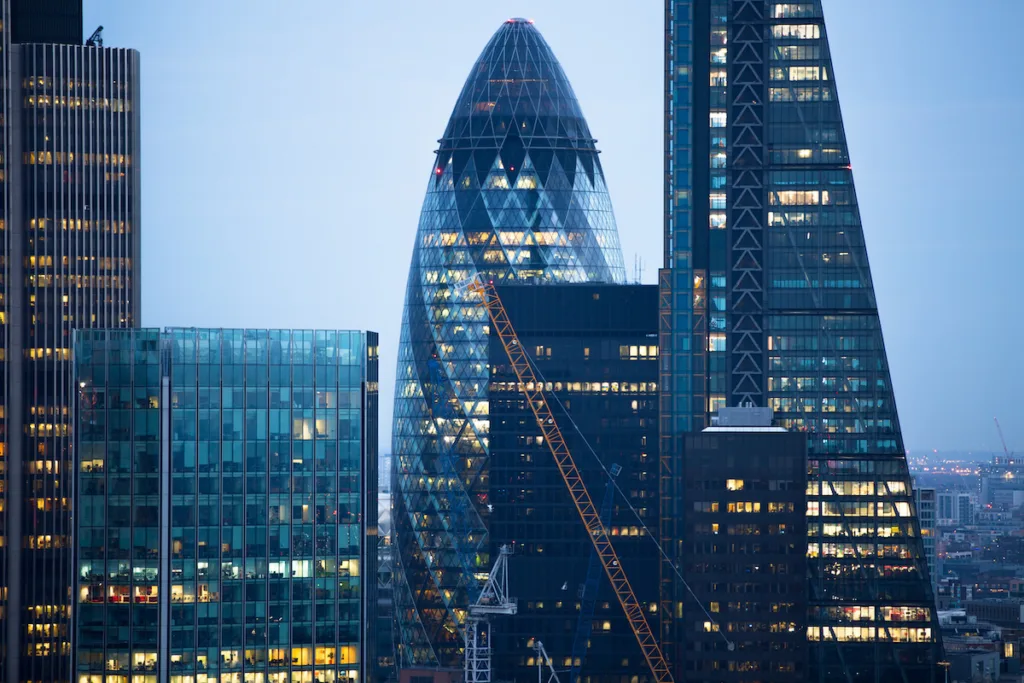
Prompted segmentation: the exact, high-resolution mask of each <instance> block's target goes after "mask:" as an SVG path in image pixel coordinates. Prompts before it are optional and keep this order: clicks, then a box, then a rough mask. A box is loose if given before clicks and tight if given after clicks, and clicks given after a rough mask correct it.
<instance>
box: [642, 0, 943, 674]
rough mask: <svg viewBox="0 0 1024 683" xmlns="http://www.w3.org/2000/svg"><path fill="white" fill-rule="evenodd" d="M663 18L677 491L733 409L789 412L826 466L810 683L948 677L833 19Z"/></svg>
mask: <svg viewBox="0 0 1024 683" xmlns="http://www.w3.org/2000/svg"><path fill="white" fill-rule="evenodd" d="M665 16H666V27H665V29H666V30H665V40H666V43H665V62H664V68H665V87H666V91H665V106H664V112H665V120H664V136H665V168H664V180H665V187H664V189H665V194H664V205H665V207H666V212H665V225H664V265H663V268H662V270H661V271H660V273H659V284H660V288H661V295H660V300H661V302H662V307H661V316H660V319H661V321H662V328H661V330H660V334H661V340H660V352H661V367H662V368H663V370H662V376H661V380H660V382H659V386H660V387H661V388H662V391H661V397H660V406H661V410H662V414H661V444H660V449H659V450H660V453H661V457H662V472H665V473H669V474H666V476H667V477H669V476H671V473H676V472H680V471H682V469H683V468H684V466H685V465H686V463H685V462H683V461H682V460H681V454H682V453H683V448H682V445H683V442H684V441H685V439H686V438H688V437H687V435H688V434H692V433H693V432H695V431H700V430H701V429H703V428H704V427H705V426H707V425H708V424H709V422H710V417H711V416H712V415H714V414H715V413H716V412H717V411H718V410H719V409H720V408H722V407H723V406H729V407H735V406H745V405H753V406H759V407H765V408H771V409H772V411H773V412H774V415H775V419H776V422H777V424H778V425H779V426H781V427H784V428H785V429H787V430H789V431H792V432H797V433H802V434H804V435H805V437H806V438H807V446H808V452H809V464H808V467H809V472H810V476H809V481H808V501H807V503H808V507H807V513H808V518H807V530H808V539H807V541H808V547H810V548H814V547H817V548H819V552H818V553H817V555H815V556H809V557H808V569H809V579H808V590H809V598H808V599H809V603H808V604H809V617H810V618H809V622H808V624H807V631H806V632H807V635H808V638H809V639H811V640H812V642H811V648H810V656H809V658H808V666H809V673H810V675H809V677H808V680H814V681H833V680H835V681H839V680H846V681H858V682H860V681H864V682H868V681H871V682H875V683H881V682H883V681H908V680H909V681H923V680H928V679H929V678H931V677H941V672H940V671H938V670H937V662H938V661H939V660H940V659H941V657H942V647H941V638H940V633H939V627H938V621H937V620H936V614H935V607H934V603H935V596H934V593H933V590H932V586H931V582H930V581H929V580H928V566H927V556H926V551H925V548H924V543H923V541H922V537H921V528H920V523H919V521H918V516H917V511H916V509H915V504H914V497H913V491H912V488H911V483H910V474H909V471H908V468H907V460H906V449H905V446H904V443H903V438H902V435H901V432H900V424H899V418H898V415H897V410H896V402H895V397H894V395H893V389H892V381H891V378H890V372H889V365H888V360H887V357H886V352H885V344H884V341H883V337H882V327H881V321H880V318H879V314H878V304H877V300H876V297H875V292H874V287H873V284H872V277H871V269H870V266H869V264H868V254H867V247H866V245H865V235H864V229H863V225H862V222H861V215H860V211H859V209H858V203H857V194H856V190H855V187H854V180H853V171H852V169H851V161H850V151H849V149H848V146H847V139H846V134H845V131H844V128H843V118H842V113H841V110H840V106H839V98H838V92H837V89H836V81H835V69H834V67H833V63H832V59H831V54H830V52H829V43H828V38H827V32H826V25H825V19H824V15H823V12H822V3H821V0H808V1H806V2H778V1H776V0H700V1H694V0H666V2H665ZM663 502H664V503H666V504H674V501H672V502H670V501H666V500H664V499H663ZM666 513H667V510H666V511H663V516H664V515H665V514H666ZM685 541H686V539H684V538H669V537H665V538H662V542H663V543H665V544H666V545H667V546H671V545H674V544H676V543H685ZM670 582H671V577H670ZM679 594H680V591H679V590H678V587H676V588H675V589H674V590H672V589H670V590H667V591H666V592H665V598H664V601H663V604H662V605H660V607H659V610H660V611H662V612H665V611H669V612H674V610H675V609H676V607H677V604H678V603H677V602H675V601H674V600H673V597H672V596H674V595H679ZM851 621H855V622H856V623H855V624H851V623H850V622H851ZM896 621H898V623H895V622H896ZM692 628H693V621H692V620H691V619H689V618H687V619H684V620H677V621H676V622H675V623H674V624H672V627H671V628H670V629H669V630H668V631H666V632H665V633H664V634H663V645H664V646H665V647H666V648H667V649H668V650H669V652H676V651H678V650H679V648H682V647H685V645H686V642H687V641H688V639H689V637H690V631H691V629H692ZM676 659H678V658H676Z"/></svg>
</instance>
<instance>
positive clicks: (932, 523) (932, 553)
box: [914, 482, 942, 591]
mask: <svg viewBox="0 0 1024 683" xmlns="http://www.w3.org/2000/svg"><path fill="white" fill-rule="evenodd" d="M937 498H938V495H937V491H936V490H935V489H932V488H918V486H917V485H916V482H915V486H914V506H915V507H916V509H917V521H918V523H919V524H920V525H921V540H922V541H923V542H924V554H925V557H926V558H927V560H928V575H929V576H930V577H931V581H932V590H933V591H934V590H935V589H936V587H937V585H938V582H939V577H941V576H942V567H941V566H940V565H939V555H938V549H937V548H936V544H937V543H938V540H939V538H938V536H939V529H938V500H937Z"/></svg>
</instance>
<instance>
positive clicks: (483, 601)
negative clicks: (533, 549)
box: [463, 545, 518, 683]
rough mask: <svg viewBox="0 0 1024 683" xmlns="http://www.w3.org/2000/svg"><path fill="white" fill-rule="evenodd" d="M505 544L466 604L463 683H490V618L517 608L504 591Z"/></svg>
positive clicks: (505, 584)
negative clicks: (471, 601)
mask: <svg viewBox="0 0 1024 683" xmlns="http://www.w3.org/2000/svg"><path fill="white" fill-rule="evenodd" d="M511 554H512V551H511V550H509V548H508V546H507V545H503V546H501V550H500V551H499V552H498V559H497V560H495V561H494V566H493V567H491V574H490V576H488V577H487V583H486V584H484V587H483V590H481V591H480V596H479V597H478V598H477V599H476V602H474V603H473V604H472V605H470V606H469V616H468V617H467V618H466V656H465V665H466V670H465V676H464V678H463V682H464V683H491V617H492V616H494V615H504V616H511V615H513V614H515V613H516V611H517V610H518V605H517V604H516V600H515V598H513V597H511V596H510V595H509V594H508V556H509V555H511Z"/></svg>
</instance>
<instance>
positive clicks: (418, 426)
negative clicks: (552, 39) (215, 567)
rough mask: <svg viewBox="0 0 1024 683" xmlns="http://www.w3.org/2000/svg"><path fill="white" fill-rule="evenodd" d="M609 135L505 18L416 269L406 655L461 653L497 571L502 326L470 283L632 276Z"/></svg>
mask: <svg viewBox="0 0 1024 683" xmlns="http://www.w3.org/2000/svg"><path fill="white" fill-rule="evenodd" d="M595 142H596V141H595V140H594V138H593V137H592V135H591V133H590V129H589V127H588V126H587V123H586V121H585V120H584V118H583V113H582V111H581V109H580V106H579V103H578V102H577V100H576V96H575V94H574V93H573V90H572V87H571V86H570V85H569V81H568V79H567V78H566V76H565V73H564V72H563V71H562V68H561V66H560V65H559V63H558V61H557V60H556V59H555V56H554V54H553V53H552V51H551V48H550V47H549V46H548V44H547V43H546V42H545V41H544V38H543V37H542V36H541V34H540V33H539V32H538V31H537V29H536V27H535V26H534V25H533V23H532V22H531V21H528V20H525V19H509V20H508V21H506V22H505V23H503V24H502V25H501V27H500V28H499V29H498V30H497V32H496V33H495V34H494V36H493V37H492V38H491V40H490V41H489V42H488V43H487V45H486V46H485V47H484V50H483V52H482V53H481V54H480V57H479V58H478V60H477V61H476V63H475V64H474V65H473V67H472V69H471V71H470V74H469V77H468V79H467V80H466V83H465V85H464V86H463V88H462V92H461V93H460V95H459V97H458V99H457V101H456V103H455V108H454V110H453V111H452V115H451V118H450V120H449V121H448V125H447V127H446V128H445V131H444V134H443V136H442V137H441V140H440V147H439V149H438V150H437V153H436V156H435V159H434V163H433V164H432V165H431V167H430V170H429V180H428V182H427V192H426V197H425V198H424V201H423V209H422V212H421V215H420V222H419V229H418V230H417V233H416V238H415V239H416V241H415V245H414V248H413V256H412V263H411V265H410V269H409V280H408V285H407V289H406V301H405V310H404V313H403V318H402V336H401V344H400V347H399V357H398V372H397V382H396V388H395V413H394V441H393V449H392V450H393V454H394V463H395V465H394V466H395V475H394V482H393V484H394V489H395V490H394V496H395V503H394V505H395V518H394V524H395V530H396V533H397V545H396V550H397V552H396V573H397V576H398V581H397V582H396V590H395V602H396V611H397V614H398V621H399V624H400V631H401V637H400V639H399V641H400V642H399V644H398V650H399V652H398V658H399V661H400V662H401V663H402V664H404V665H410V664H414V663H416V664H427V665H441V666H457V665H458V664H459V661H460V655H461V650H462V646H463V639H462V635H461V631H462V628H463V621H464V618H465V609H466V606H467V604H468V603H469V601H470V600H472V599H474V598H475V597H476V594H477V592H478V591H479V587H480V585H481V579H486V576H487V572H488V570H489V569H490V559H489V553H488V545H487V520H488V509H487V504H488V496H489V474H488V455H489V442H488V425H489V403H488V355H487V334H488V333H487V327H488V324H487V320H486V314H485V313H484V311H483V310H482V309H480V308H477V307H476V306H475V305H474V303H475V302H474V301H473V300H472V299H471V298H470V296H471V295H469V294H468V293H467V292H466V291H465V290H464V289H462V288H460V284H464V283H465V282H466V281H468V280H469V279H470V278H472V277H474V276H477V275H479V276H481V277H485V278H489V279H492V280H494V281H495V282H500V283H530V284H539V285H542V284H545V283H563V282H605V283H621V282H622V281H623V279H624V269H623V262H622V254H621V251H620V247H619V240H618V234H617V232H616V227H615V219H614V216H613V214H612V206H611V201H610V199H609V197H608V190H607V187H606V186H605V179H604V173H603V171H602V168H601V162H600V160H599V158H598V151H597V148H596V147H595Z"/></svg>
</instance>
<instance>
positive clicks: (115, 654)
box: [73, 329, 378, 683]
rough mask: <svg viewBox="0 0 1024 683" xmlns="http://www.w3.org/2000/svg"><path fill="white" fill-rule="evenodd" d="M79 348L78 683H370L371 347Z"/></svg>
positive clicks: (236, 340)
mask: <svg viewBox="0 0 1024 683" xmlns="http://www.w3.org/2000/svg"><path fill="white" fill-rule="evenodd" d="M74 349H75V351H74V356H75V361H74V362H75V370H76V372H77V381H78V384H79V388H78V392H79V399H78V406H77V409H76V411H75V412H76V414H77V420H76V427H77V431H76V438H75V443H76V448H77V452H78V455H79V460H80V468H79V472H78V489H77V490H78V496H77V501H76V506H75V513H76V518H75V520H76V531H77V533H76V539H77V548H76V550H77V557H76V572H75V608H74V620H73V621H74V650H75V652H74V661H75V678H76V681H77V683H122V682H127V681H132V683H157V682H158V681H159V682H168V683H207V682H213V681H221V682H225V681H236V682H239V683H240V682H241V681H261V682H263V683H286V682H290V681H303V682H306V683H313V681H319V682H320V683H353V682H355V681H359V682H364V681H365V682H369V683H372V682H373V681H374V680H375V677H374V671H375V668H376V661H375V652H374V644H375V639H374V628H373V627H374V624H373V621H372V618H371V615H373V614H374V613H375V609H376V605H375V604H374V602H375V599H376V586H377V580H376V573H377V569H376V567H377V543H376V541H377V521H376V520H377V471H376V470H377V381H378V380H377V335H376V334H375V333H373V332H360V331H333V330H328V331H325V330H317V331H313V330H210V329H172V330H166V331H164V332H161V331H159V330H153V329H143V330H88V331H83V332H77V333H76V337H75V347H74Z"/></svg>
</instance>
